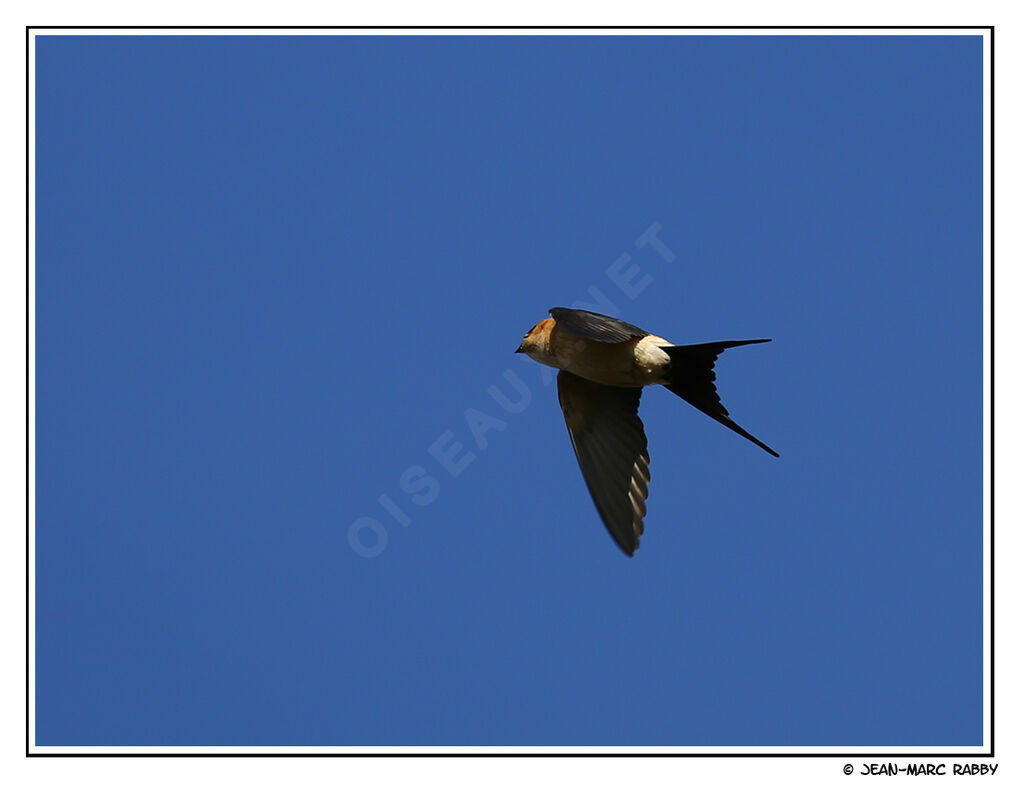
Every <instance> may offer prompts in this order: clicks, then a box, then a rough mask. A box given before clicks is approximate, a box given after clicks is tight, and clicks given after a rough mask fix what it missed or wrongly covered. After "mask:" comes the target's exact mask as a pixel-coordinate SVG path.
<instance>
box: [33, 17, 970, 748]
mask: <svg viewBox="0 0 1024 787" xmlns="http://www.w3.org/2000/svg"><path fill="white" fill-rule="evenodd" d="M981 46H982V45H981V39H980V38H974V37H944V36H934V37H931V36H913V37H852V36H851V37H732V36H721V37H699V36H695V37H668V36H666V37H646V38H641V37H637V38H626V37H581V38H568V37H560V36H558V37H517V36H511V37H504V36H500V37H498V36H496V37H458V38H443V37H438V38H428V37H391V38H371V37H326V36H325V37H295V38H273V37H262V36H252V37H237V38H233V37H186V38H176V37H121V38H113V37H87V36H81V37H47V36H41V37H38V38H37V39H36V91H37V93H36V131H37V138H36V143H37V158H36V178H37V181H36V183H37V201H36V209H37V226H36V241H37V257H36V342H37V344H36V374H37V378H36V379H37V399H36V404H37V415H36V457H37V463H36V472H37V478H36V494H37V498H36V504H37V521H36V558H37V565H36V568H37V574H36V610H37V617H36V666H37V673H36V674H37V683H36V713H37V728H36V733H37V743H38V744H40V745H94V744H95V745H101V744H102V745H205V744H209V745H245V744H253V745H256V744H259V745H272V744H277V745H292V744H295V745H298V744H304V745H417V744H419V745H439V744H452V745H456V744H459V745H588V744H595V745H597V744H600V745H826V746H838V745H863V746H888V745H938V746H954V745H980V744H981V743H982V740H981V737H982V639H981V633H982V615H981V612H982V560H983V555H982V475H981V473H982V399H981V392H982V256H981V255H982V230H983V228H982V126H981V122H982V115H981V112H982V93H981V78H982V59H981V53H982V50H981ZM655 225H657V226H656V227H655V228H654V229H653V230H652V229H651V228H652V227H654V226H655ZM649 230H650V231H651V232H652V233H656V234H657V238H658V239H659V241H660V243H661V246H657V245H656V244H653V243H644V242H643V241H642V240H641V241H640V242H639V243H638V239H640V238H641V236H643V235H644V233H645V232H647V231H649ZM624 254H628V255H629V258H628V259H623V258H622V255H624ZM613 265H617V266H618V267H617V268H614V269H613V271H612V276H609V274H608V270H609V268H610V266H613ZM631 266H635V270H633V269H632V267H631ZM616 270H618V271H625V275H626V276H627V278H629V279H630V280H631V281H632V282H633V283H643V282H647V286H646V287H645V288H643V289H642V291H640V292H632V293H631V294H626V293H625V292H624V291H623V289H622V288H620V287H619V286H617V284H616V283H615V282H614V281H613V280H612V279H613V277H614V276H615V271H616ZM592 288H596V293H595V292H594V290H593V289H592ZM581 301H586V302H588V303H590V304H591V305H592V307H594V306H597V310H598V311H605V312H609V313H614V314H617V315H618V316H620V317H622V318H624V319H626V320H628V321H630V322H633V323H636V324H638V325H640V326H642V327H644V328H646V329H648V330H650V331H653V332H656V333H658V334H660V335H662V336H665V337H666V338H668V339H670V340H672V341H674V342H676V343H691V342H701V341H710V340H719V339H747V338H759V337H762V336H767V337H772V338H773V339H774V341H773V343H771V344H767V345H758V346H754V347H744V348H738V349H734V350H731V351H728V352H727V353H726V354H725V355H724V356H723V357H722V359H721V360H720V361H719V364H718V380H719V391H720V392H721V394H722V399H723V402H724V403H725V404H726V406H727V407H728V408H729V410H730V412H731V413H732V415H733V417H734V418H735V419H736V420H737V421H738V422H739V423H740V424H742V425H743V426H744V427H746V428H747V429H748V430H750V431H751V432H752V433H753V434H755V435H756V436H758V437H759V438H761V439H763V440H764V441H765V442H767V443H768V444H769V445H771V446H772V447H773V448H775V449H776V450H778V451H779V452H780V453H781V455H782V456H781V458H780V459H773V458H772V457H770V456H768V455H767V454H765V453H763V452H762V451H760V450H758V449H757V448H756V447H754V446H752V445H751V444H749V443H747V442H746V441H744V440H742V439H741V438H739V437H737V436H736V435H735V434H733V433H731V432H729V431H728V430H726V429H724V428H723V427H721V426H720V425H718V424H716V423H714V422H713V421H711V420H710V419H709V418H707V417H706V416H704V415H702V414H701V413H699V412H697V411H696V410H694V409H693V408H690V407H689V406H687V405H686V404H685V403H683V402H682V401H681V400H679V399H678V398H676V397H674V396H672V395H671V394H670V393H668V392H667V391H663V390H648V391H647V392H645V394H644V397H643V401H642V403H641V415H642V417H643V418H644V421H645V423H646V426H647V435H648V439H649V443H650V454H651V471H652V476H653V478H652V482H651V487H650V499H649V501H648V503H649V506H648V516H647V521H646V525H647V532H646V534H645V536H644V539H643V541H642V543H641V548H640V550H639V552H638V553H637V555H636V556H635V557H634V558H633V559H627V558H626V557H624V556H623V555H622V554H621V553H620V552H619V550H618V549H617V548H616V546H615V544H614V543H613V542H612V540H611V539H610V538H609V536H608V535H607V533H606V532H605V530H604V528H603V526H602V525H601V522H600V520H599V518H598V516H597V514H596V512H595V510H594V508H593V506H592V504H591V502H590V499H589V497H588V495H587V492H586V488H585V487H584V484H583V481H582V479H581V477H580V474H579V470H578V468H577V466H576V462H575V460H574V457H573V454H572V448H571V446H570V443H569V439H568V436H567V434H566V430H565V426H564V423H563V421H562V416H561V413H560V411H559V408H558V405H557V403H556V401H555V394H554V387H553V385H552V384H551V381H550V378H548V377H546V376H545V375H544V373H543V372H542V368H541V367H539V366H537V365H535V364H530V363H529V362H527V361H526V360H524V359H523V358H522V357H521V356H515V355H513V352H512V351H513V350H514V349H515V347H516V346H517V344H518V342H519V340H520V338H521V337H522V335H523V333H525V332H526V330H527V329H529V328H530V327H531V326H532V325H533V323H534V322H536V321H537V320H539V319H541V318H543V317H544V316H546V311H547V309H548V308H549V307H552V306H570V305H574V304H576V305H579V302H581ZM599 304H600V305H599ZM507 374H511V375H512V377H511V378H510V377H508V376H507ZM492 386H493V387H495V388H496V389H497V391H498V399H500V398H501V397H502V395H504V397H505V399H507V400H512V401H513V402H514V403H515V402H520V403H522V404H523V406H521V407H515V408H514V410H515V411H514V412H509V411H507V409H505V408H503V407H502V406H501V404H500V403H499V401H498V399H496V398H495V397H494V396H492V395H491V394H489V393H488V389H489V388H490V387H492ZM522 389H525V391H526V393H525V394H523V392H522ZM524 396H525V397H526V398H525V399H524V398H523V397H524ZM506 404H507V403H506ZM474 427H475V430H474ZM485 429H486V431H484V430H485ZM456 443H457V444H459V445H458V446H456V445H455V444H456ZM432 446H435V448H434V449H433V451H432V450H431V447H432ZM444 451H452V452H454V453H453V456H454V457H456V459H462V461H463V462H468V464H465V467H464V469H463V470H462V471H461V472H460V473H459V474H458V475H457V476H455V477H453V476H452V475H451V473H450V472H449V471H448V470H447V469H445V467H444V466H443V465H442V463H441V462H439V461H438V458H437V457H436V456H435V454H439V453H443V452H444ZM469 454H472V459H468V458H467V457H468V456H469ZM430 479H432V481H431V480H430ZM381 496H386V497H385V498H384V504H383V505H382V503H381V502H380V500H381ZM389 508H390V509H392V510H393V512H395V513H389V510H388V509H389ZM369 520H373V521H374V522H376V523H377V524H374V525H371V526H370V527H364V525H367V524H368V523H369ZM356 523H358V524H356ZM403 523H404V524H403ZM381 531H383V534H384V537H385V538H386V542H385V541H382V540H379V539H380V538H381ZM353 538H354V539H356V541H357V545H358V546H359V547H360V551H362V552H363V554H366V553H367V551H369V552H378V553H379V554H376V556H374V557H365V556H361V555H360V554H359V553H358V552H357V550H356V549H354V548H353V546H352V539H353ZM375 538H376V539H378V540H376V541H375ZM359 539H362V540H359Z"/></svg>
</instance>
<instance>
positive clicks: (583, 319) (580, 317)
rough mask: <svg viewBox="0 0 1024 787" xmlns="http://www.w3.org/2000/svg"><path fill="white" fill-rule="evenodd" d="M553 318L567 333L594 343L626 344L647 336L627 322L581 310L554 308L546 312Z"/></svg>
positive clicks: (646, 333)
mask: <svg viewBox="0 0 1024 787" xmlns="http://www.w3.org/2000/svg"><path fill="white" fill-rule="evenodd" d="M548 311H549V312H550V314H551V316H552V317H554V318H555V324H556V325H558V327H559V328H564V329H565V330H567V331H569V333H572V334H575V335H576V336H579V337H581V338H583V339H591V340H592V341H595V342H610V343H614V342H628V341H629V340H630V339H642V338H643V337H644V336H647V335H648V332H647V331H645V330H644V329H643V328H637V327H636V326H635V325H630V324H629V323H628V322H623V321H622V320H616V319H615V318H614V317H606V316H605V315H603V314H597V313H596V312H588V311H584V310H583V309H563V308H561V307H556V308H554V309H549V310H548Z"/></svg>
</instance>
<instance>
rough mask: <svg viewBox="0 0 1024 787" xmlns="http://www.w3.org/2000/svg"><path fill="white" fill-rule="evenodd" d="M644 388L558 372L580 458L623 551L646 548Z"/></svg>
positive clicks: (567, 420) (560, 397)
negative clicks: (639, 410)
mask: <svg viewBox="0 0 1024 787" xmlns="http://www.w3.org/2000/svg"><path fill="white" fill-rule="evenodd" d="M640 392H641V389H640V388H613V387H611V386H607V385H599V384H597V383H592V382H590V381H589V380H585V379H583V378H582V377H577V376H576V375H574V374H572V373H570V372H566V371H560V372H559V373H558V401H559V404H561V406H562V413H563V414H564V415H565V423H566V426H568V427H569V437H570V438H572V447H573V449H574V450H575V451H576V459H577V461H578V462H579V464H580V470H582V471H583V480H584V481H586V483H587V489H589V490H590V496H591V498H593V500H594V505H595V506H596V507H597V512H598V513H599V514H600V515H601V519H602V520H603V521H604V524H605V527H607V528H608V532H609V533H611V536H612V538H614V539H615V543H617V544H618V545H619V547H620V548H621V549H622V551H623V552H625V553H626V554H627V555H632V554H633V553H634V552H635V551H636V550H637V547H639V546H640V536H641V534H642V533H643V532H644V515H645V514H646V513H647V504H646V500H647V484H648V482H649V481H650V480H651V472H650V470H649V467H648V466H649V464H650V457H649V456H648V455H647V437H646V435H644V425H643V422H642V421H641V420H640V416H639V415H637V408H638V407H639V405H640Z"/></svg>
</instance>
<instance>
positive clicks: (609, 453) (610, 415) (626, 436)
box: [516, 308, 778, 556]
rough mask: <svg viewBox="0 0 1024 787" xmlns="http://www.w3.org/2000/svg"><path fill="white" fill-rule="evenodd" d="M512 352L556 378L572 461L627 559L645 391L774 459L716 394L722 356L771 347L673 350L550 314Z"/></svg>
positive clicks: (603, 324)
mask: <svg viewBox="0 0 1024 787" xmlns="http://www.w3.org/2000/svg"><path fill="white" fill-rule="evenodd" d="M550 312H551V317H549V318H547V319H546V320H541V321H540V322H539V323H537V324H536V325H534V326H533V328H531V329H530V332H529V333H527V334H526V336H525V337H523V341H522V344H520V345H519V349H518V350H516V352H520V353H526V354H527V355H529V356H530V357H531V358H533V360H535V361H537V362H538V363H542V364H544V365H545V366H553V367H554V368H556V369H558V370H559V372H558V402H559V404H560V405H561V406H562V413H563V414H564V415H565V424H566V426H568V427H569V437H570V439H571V440H572V447H573V450H575V452H576V459H577V461H578V462H579V464H580V470H582V471H583V480H584V481H586V483H587V489H589V490H590V496H591V497H592V498H593V500H594V505H595V506H596V507H597V512H598V513H599V514H600V515H601V519H602V520H603V521H604V524H605V527H607V528H608V532H609V533H611V536H612V538H614V539H615V543H617V544H618V545H619V547H620V548H621V549H622V551H623V552H625V553H626V554H627V555H630V556H632V554H633V553H634V552H636V550H637V548H638V547H639V546H640V536H641V535H642V534H643V532H644V515H645V514H646V513H647V504H646V500H647V484H648V483H649V482H650V480H651V472H650V469H649V464H650V457H649V456H648V454H647V436H646V435H645V434H644V425H643V422H642V421H641V420H640V416H639V415H638V414H637V409H638V408H639V406H640V393H641V391H642V390H643V387H644V386H645V385H663V386H665V387H666V388H668V389H669V390H670V391H671V392H672V393H674V394H675V395H676V396H679V397H681V398H683V399H685V400H686V401H687V402H689V403H690V404H692V405H693V406H694V407H696V408H697V409H698V410H700V411H701V412H702V413H706V414H707V415H709V416H711V417H712V418H714V419H715V420H716V421H718V423H720V424H723V425H724V426H727V427H729V428H730V429H732V430H733V431H734V432H736V433H737V434H740V435H743V436H744V437H745V438H747V439H748V440H750V441H751V442H752V443H754V444H756V445H759V446H760V447H761V448H763V449H764V450H765V451H767V452H768V453H770V454H771V455H772V456H778V454H777V453H776V452H775V451H773V450H772V449H771V448H769V447H768V446H767V445H765V444H764V443H762V442H761V441H760V440H758V439H757V438H756V437H754V436H753V435H752V434H750V433H749V432H747V431H746V430H745V429H744V428H743V427H741V426H740V425H739V424H737V423H736V422H735V421H733V420H732V419H731V418H730V417H729V411H728V410H726V409H725V407H723V406H722V402H721V401H720V400H719V398H718V391H717V390H715V360H716V359H717V358H718V356H719V355H721V354H722V352H723V351H724V350H727V349H728V348H730V347H739V346H741V345H744V344H760V343H762V342H770V341H771V339H747V340H745V341H731V342H709V343H707V344H681V345H675V344H672V343H671V342H670V341H667V340H666V339H663V338H661V337H660V336H655V335H654V334H653V333H648V332H647V331H645V330H643V329H642V328H637V327H636V326H635V325H630V324H629V323H628V322H623V321H622V320H617V319H615V318H614V317H606V316H605V315H603V314H595V313H594V312H588V311H583V310H582V309H560V308H559V309H551V310H550Z"/></svg>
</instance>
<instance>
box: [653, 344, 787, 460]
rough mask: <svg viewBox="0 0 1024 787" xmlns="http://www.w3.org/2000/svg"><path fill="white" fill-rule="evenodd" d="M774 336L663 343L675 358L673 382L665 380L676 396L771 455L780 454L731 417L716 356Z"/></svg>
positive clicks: (673, 359) (669, 353)
mask: <svg viewBox="0 0 1024 787" xmlns="http://www.w3.org/2000/svg"><path fill="white" fill-rule="evenodd" d="M770 341H771V339H748V340H746V341H742V342H709V343H707V344H683V345H677V346H675V347H662V348H661V349H663V350H664V351H665V352H667V353H668V355H669V358H671V359H672V370H671V374H672V382H671V383H666V384H665V387H666V388H668V389H669V390H670V391H671V392H672V393H674V394H675V395H676V396H679V397H682V398H683V399H685V400H686V401H687V402H689V403H690V404H692V405H693V406H694V407H696V408H697V409H698V410H700V411H701V412H702V413H706V414H707V415H710V416H711V417H712V418H714V419H715V420H716V421H718V423H720V424H722V425H723V426H728V427H729V428H730V429H732V430H733V431H734V432H736V434H739V435H743V436H744V437H745V438H747V439H748V440H750V441H751V442H752V443H755V444H756V445H759V446H761V448H763V449H764V450H765V451H767V452H768V453H769V454H771V455H772V456H778V454H777V453H776V452H775V451H773V450H772V449H771V448H769V447H768V446H766V445H765V444H764V443H762V442H761V441H760V440H758V439H757V438H756V437H754V435H752V434H750V432H748V431H747V430H746V429H744V428H743V427H742V426H740V425H739V424H738V423H736V422H735V421H734V420H732V419H731V418H730V417H729V411H728V410H726V409H725V407H723V406H722V401H721V399H719V398H718V391H717V390H716V389H715V360H716V359H717V358H718V356H719V355H721V354H722V352H724V351H725V350H728V349H729V348H730V347H740V346H742V345H744V344H761V343H762V342H770Z"/></svg>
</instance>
